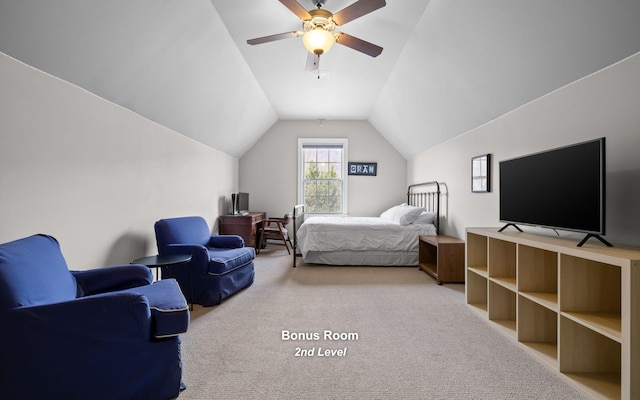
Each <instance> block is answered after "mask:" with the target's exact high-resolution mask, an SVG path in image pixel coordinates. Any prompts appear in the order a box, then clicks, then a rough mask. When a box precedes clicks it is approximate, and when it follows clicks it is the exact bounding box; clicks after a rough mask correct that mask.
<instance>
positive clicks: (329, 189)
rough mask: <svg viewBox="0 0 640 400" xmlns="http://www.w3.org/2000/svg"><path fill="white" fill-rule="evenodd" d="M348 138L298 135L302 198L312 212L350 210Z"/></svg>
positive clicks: (299, 189) (299, 180)
mask: <svg viewBox="0 0 640 400" xmlns="http://www.w3.org/2000/svg"><path fill="white" fill-rule="evenodd" d="M346 153H347V139H298V182H299V185H298V202H299V203H301V204H304V205H305V212H307V213H309V214H346V213H347V207H346V204H347V201H346V198H347V194H346V193H347V183H346V182H347V180H346V178H345V177H346V168H345V161H344V160H345V156H346Z"/></svg>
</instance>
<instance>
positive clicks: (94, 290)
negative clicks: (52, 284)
mask: <svg viewBox="0 0 640 400" xmlns="http://www.w3.org/2000/svg"><path fill="white" fill-rule="evenodd" d="M71 274H73V276H74V277H75V278H76V282H77V283H78V288H79V295H80V296H89V295H93V294H99V293H105V292H113V291H117V290H124V289H129V288H133V287H138V286H144V285H149V284H150V283H151V282H152V281H153V276H152V274H151V270H150V269H149V268H147V267H146V266H145V265H140V264H127V265H114V266H111V267H105V268H97V269H91V270H87V271H71Z"/></svg>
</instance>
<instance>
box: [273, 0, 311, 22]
mask: <svg viewBox="0 0 640 400" xmlns="http://www.w3.org/2000/svg"><path fill="white" fill-rule="evenodd" d="M280 3H282V4H283V5H284V6H285V7H287V8H288V9H289V10H291V12H292V13H294V14H295V15H297V16H298V18H300V19H303V20H304V19H311V15H309V13H308V12H307V9H306V8H304V7H302V5H300V3H298V2H297V1H296V0H280Z"/></svg>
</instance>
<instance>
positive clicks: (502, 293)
mask: <svg viewBox="0 0 640 400" xmlns="http://www.w3.org/2000/svg"><path fill="white" fill-rule="evenodd" d="M488 295H489V304H488V313H489V320H491V321H493V322H495V323H496V324H498V325H499V326H500V327H502V328H504V329H505V331H506V332H508V333H509V334H510V335H513V336H514V337H515V334H516V293H515V292H514V291H512V290H509V289H508V288H506V287H505V286H503V285H501V284H500V283H497V282H495V281H493V280H489V292H488Z"/></svg>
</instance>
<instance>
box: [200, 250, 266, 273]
mask: <svg viewBox="0 0 640 400" xmlns="http://www.w3.org/2000/svg"><path fill="white" fill-rule="evenodd" d="M255 258H256V252H255V249H254V248H253V247H239V248H236V249H223V248H219V247H217V248H215V249H209V271H208V272H209V274H212V275H223V274H226V273H228V272H230V271H233V270H234V269H236V268H240V267H242V266H243V265H246V264H248V263H250V262H251V261H253V260H254V259H255Z"/></svg>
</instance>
